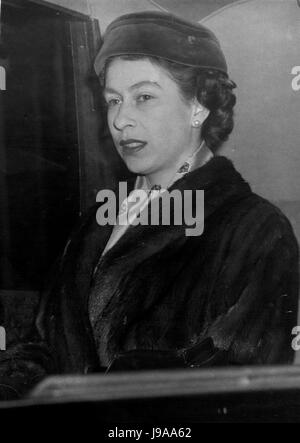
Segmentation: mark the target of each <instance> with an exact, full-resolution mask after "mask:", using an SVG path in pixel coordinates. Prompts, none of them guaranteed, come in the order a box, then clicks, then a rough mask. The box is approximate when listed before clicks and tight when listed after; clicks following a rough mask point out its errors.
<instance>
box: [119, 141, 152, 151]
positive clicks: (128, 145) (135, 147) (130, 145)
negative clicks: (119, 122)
mask: <svg viewBox="0 0 300 443" xmlns="http://www.w3.org/2000/svg"><path fill="white" fill-rule="evenodd" d="M146 144H147V142H144V141H143V140H137V139H133V138H131V139H128V140H121V141H120V146H121V147H122V148H123V151H124V152H126V153H129V154H130V153H135V152H138V151H140V150H142V149H143V148H144V147H145V146H146Z"/></svg>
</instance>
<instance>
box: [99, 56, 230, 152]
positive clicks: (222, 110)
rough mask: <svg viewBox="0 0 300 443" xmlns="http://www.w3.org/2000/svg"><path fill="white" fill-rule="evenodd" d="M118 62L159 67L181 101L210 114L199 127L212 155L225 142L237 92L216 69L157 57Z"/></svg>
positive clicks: (107, 64)
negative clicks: (142, 61)
mask: <svg viewBox="0 0 300 443" xmlns="http://www.w3.org/2000/svg"><path fill="white" fill-rule="evenodd" d="M118 58H120V59H122V60H140V59H145V58H146V59H149V60H150V61H151V62H152V63H153V64H155V65H158V66H160V67H162V68H163V69H164V70H165V71H166V72H167V74H168V75H169V76H170V78H171V79H172V80H173V81H175V83H176V84H177V86H178V87H179V91H180V92H181V95H182V97H183V99H184V100H186V101H188V102H189V101H191V100H193V99H194V98H197V100H198V101H199V103H200V104H202V105H203V106H205V107H206V108H207V109H208V110H209V111H210V113H209V116H208V117H207V119H206V120H205V122H204V123H203V125H202V129H201V137H202V138H203V139H204V140H205V143H206V144H207V146H208V147H209V148H210V149H211V150H212V151H213V152H215V151H216V150H217V149H218V148H219V147H220V146H221V144H222V143H223V142H224V141H226V140H227V139H228V137H229V134H230V133H231V132H232V129H233V126H234V122H233V113H234V112H233V108H234V105H235V103H236V97H235V94H234V93H233V92H232V90H233V89H234V88H236V84H235V83H234V82H233V81H232V80H230V79H229V78H228V76H227V75H226V74H225V73H223V72H221V71H217V70H215V69H204V68H195V67H190V66H185V65H180V64H179V63H175V62H171V61H168V60H165V59H162V58H158V57H147V56H143V55H124V56H120V57H118ZM112 60H113V58H110V59H109V60H108V62H107V63H106V66H105V68H104V70H103V71H102V72H101V74H100V81H101V83H102V84H103V85H104V83H105V74H106V71H107V68H108V66H109V63H110V62H111V61H112Z"/></svg>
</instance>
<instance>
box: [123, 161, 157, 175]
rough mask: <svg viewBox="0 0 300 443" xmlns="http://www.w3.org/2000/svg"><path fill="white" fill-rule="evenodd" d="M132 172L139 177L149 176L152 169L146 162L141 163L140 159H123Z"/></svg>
mask: <svg viewBox="0 0 300 443" xmlns="http://www.w3.org/2000/svg"><path fill="white" fill-rule="evenodd" d="M123 160H124V162H125V164H126V166H127V168H128V169H129V171H130V172H133V173H134V174H137V175H147V174H148V173H149V170H150V169H151V168H150V167H149V166H150V165H146V164H145V160H142V161H139V160H138V159H127V158H126V159H123Z"/></svg>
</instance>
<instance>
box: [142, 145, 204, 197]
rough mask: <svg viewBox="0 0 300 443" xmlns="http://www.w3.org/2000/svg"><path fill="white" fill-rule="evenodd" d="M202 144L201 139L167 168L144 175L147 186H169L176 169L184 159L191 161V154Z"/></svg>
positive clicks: (165, 187) (164, 187) (163, 187)
mask: <svg viewBox="0 0 300 443" xmlns="http://www.w3.org/2000/svg"><path fill="white" fill-rule="evenodd" d="M202 146H203V141H202V142H201V143H200V145H199V146H197V148H194V149H193V150H192V152H191V153H189V154H187V153H186V152H185V153H184V155H182V156H181V157H180V158H179V159H178V161H177V162H176V165H175V166H174V165H172V166H171V167H170V168H168V169H167V170H166V169H164V170H161V171H157V172H156V173H154V174H148V175H146V176H145V177H146V180H147V183H148V186H149V188H152V187H153V186H155V185H159V186H160V187H161V188H162V189H167V188H168V187H169V186H171V185H172V183H173V181H174V178H175V176H176V173H177V171H178V169H179V168H180V167H181V166H182V165H183V164H184V162H186V161H191V162H192V161H193V156H194V155H195V154H196V152H198V150H200V149H201V148H202Z"/></svg>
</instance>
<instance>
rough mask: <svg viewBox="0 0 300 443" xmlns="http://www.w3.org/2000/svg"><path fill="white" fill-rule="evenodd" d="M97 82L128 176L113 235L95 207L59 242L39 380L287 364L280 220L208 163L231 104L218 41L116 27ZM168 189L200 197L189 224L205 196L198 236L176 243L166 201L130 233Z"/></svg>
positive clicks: (285, 227)
mask: <svg viewBox="0 0 300 443" xmlns="http://www.w3.org/2000/svg"><path fill="white" fill-rule="evenodd" d="M95 70H96V73H97V75H98V76H99V78H100V82H101V86H102V91H103V95H104V99H105V102H106V105H107V119H108V126H109V130H110V132H111V135H112V138H113V141H114V144H115V147H116V149H117V151H118V153H119V154H120V156H121V158H122V159H123V161H124V162H125V164H126V166H127V167H128V169H129V170H130V171H131V172H133V173H134V174H136V176H137V177H136V180H135V183H134V184H133V188H134V189H133V191H132V192H131V193H130V194H129V197H128V198H123V199H121V201H122V205H121V208H120V210H119V216H118V221H117V222H116V224H115V225H114V226H111V225H110V224H106V225H103V226H100V224H101V220H100V219H101V217H102V220H103V218H105V212H106V210H107V209H109V208H108V206H107V204H106V202H104V201H101V202H100V204H99V205H97V206H96V207H95V208H92V210H91V211H90V213H89V214H87V216H86V217H84V218H83V220H82V221H81V223H80V226H79V227H78V228H77V230H76V231H75V232H74V233H73V235H72V237H71V239H70V241H69V242H68V244H67V247H66V249H65V252H64V255H63V257H62V259H61V262H60V266H59V270H58V274H57V277H56V279H55V282H54V283H53V285H52V287H51V288H50V290H49V291H48V293H47V295H46V296H45V297H44V299H43V301H42V305H41V311H40V314H39V317H38V322H37V327H38V331H39V335H40V337H41V339H42V342H43V343H45V344H46V347H47V349H50V351H51V354H52V356H53V361H54V366H53V367H52V368H51V370H50V371H52V372H57V373H70V372H72V373H87V372H95V371H101V370H107V368H111V369H113V368H115V369H130V368H154V367H155V368H158V367H170V366H173V367H182V366H186V367H194V366H196V367H201V366H204V365H216V364H261V363H287V362H291V361H292V359H293V351H292V348H291V340H292V337H291V330H292V328H293V327H294V326H295V325H296V324H297V304H298V247H297V242H296V239H295V237H294V234H293V231H292V228H291V226H290V223H289V222H288V220H287V219H286V217H285V216H284V215H283V214H282V213H281V212H280V211H279V209H277V208H276V207H274V206H273V205H272V204H270V203H269V202H268V201H266V200H264V199H263V198H261V197H259V196H258V195H256V194H254V193H253V192H252V191H251V189H250V186H249V185H248V184H247V183H246V182H245V181H244V180H243V178H242V177H241V176H240V174H239V173H238V172H237V171H236V170H235V168H234V166H233V164H232V163H231V162H230V161H229V160H228V159H226V158H225V157H221V156H216V155H215V154H216V152H217V150H218V148H219V147H220V146H221V145H222V143H223V142H224V141H225V140H226V139H227V138H228V136H229V134H230V132H231V131H232V129H233V108H234V105H235V101H236V99H235V96H234V94H233V92H232V90H233V89H234V88H235V84H234V83H233V82H232V81H231V80H230V79H229V77H228V73H227V65H226V61H225V58H224V55H223V53H222V51H221V48H220V45H219V43H218V40H217V39H216V37H215V36H214V35H213V34H212V33H211V32H210V31H209V30H208V29H206V28H205V27H204V26H202V25H199V24H192V23H188V22H185V21H183V20H181V19H179V18H177V17H173V16H170V15H167V14H163V13H158V12H143V13H136V14H130V15H126V16H122V17H120V18H118V19H117V20H115V21H114V22H113V23H112V24H111V25H110V26H109V28H108V29H107V31H106V34H105V36H104V43H103V46H102V48H101V50H100V52H99V54H98V56H97V58H96V61H95ZM128 186H129V185H128ZM140 190H142V191H144V194H142V197H141V194H139V196H140V197H139V198H135V195H136V194H135V193H137V192H138V191H140ZM174 190H176V191H177V192H179V194H180V195H181V196H182V199H183V200H184V195H185V194H184V192H185V191H187V190H189V191H191V192H192V195H193V197H195V196H196V197H197V198H196V199H195V198H193V199H192V200H190V209H191V211H192V213H193V214H194V213H195V210H197V204H198V203H199V195H200V194H197V191H198V192H199V190H203V191H204V229H203V232H200V233H198V235H186V225H187V223H186V220H184V221H183V223H182V224H178V223H176V220H175V219H176V216H177V215H178V211H179V212H180V214H181V212H182V211H181V209H178V207H177V206H176V204H175V203H174V204H173V206H172V205H171V214H170V215H171V221H170V223H169V224H164V223H162V217H161V213H159V218H158V219H159V221H160V223H158V224H157V223H156V224H151V220H150V223H148V224H146V223H144V224H143V223H141V222H140V223H137V220H139V221H140V220H141V216H142V214H143V213H144V212H145V211H146V210H148V212H147V214H149V208H153V207H154V206H155V204H154V203H155V202H159V201H160V199H161V200H162V201H163V198H164V196H166V195H168V194H167V193H170V192H172V191H174ZM161 209H162V208H161V207H160V210H161ZM156 210H158V211H159V209H157V206H156ZM172 211H173V212H172ZM176 212H177V214H176ZM150 213H151V211H150ZM197 214H198V213H197ZM122 217H123V219H124V217H125V219H126V220H127V223H121V220H122ZM147 220H148V221H149V218H148V219H147ZM102 224H103V223H102ZM199 234H201V235H199ZM45 360H46V358H45ZM48 371H49V369H48Z"/></svg>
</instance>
